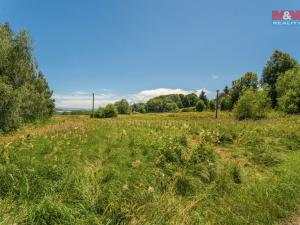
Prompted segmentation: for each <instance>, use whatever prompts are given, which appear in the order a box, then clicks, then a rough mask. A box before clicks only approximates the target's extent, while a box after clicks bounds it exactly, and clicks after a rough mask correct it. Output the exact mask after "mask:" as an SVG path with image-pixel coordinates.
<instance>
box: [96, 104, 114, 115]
mask: <svg viewBox="0 0 300 225" xmlns="http://www.w3.org/2000/svg"><path fill="white" fill-rule="evenodd" d="M94 116H95V118H113V117H117V116H118V110H117V108H116V107H115V106H114V105H113V104H108V105H106V106H105V107H104V108H99V109H98V110H97V111H96V112H95V115H94Z"/></svg>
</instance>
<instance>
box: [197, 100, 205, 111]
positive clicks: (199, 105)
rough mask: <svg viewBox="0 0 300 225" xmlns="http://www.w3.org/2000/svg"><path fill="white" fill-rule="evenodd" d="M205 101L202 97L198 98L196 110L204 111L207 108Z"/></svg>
mask: <svg viewBox="0 0 300 225" xmlns="http://www.w3.org/2000/svg"><path fill="white" fill-rule="evenodd" d="M205 107H206V106H205V103H204V101H203V100H202V99H200V100H198V102H197V104H196V110H197V112H202V111H203V110H204V109H205Z"/></svg>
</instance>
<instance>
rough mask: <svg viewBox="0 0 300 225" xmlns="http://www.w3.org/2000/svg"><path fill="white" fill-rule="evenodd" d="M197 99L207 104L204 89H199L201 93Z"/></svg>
mask: <svg viewBox="0 0 300 225" xmlns="http://www.w3.org/2000/svg"><path fill="white" fill-rule="evenodd" d="M199 99H201V100H202V101H203V102H204V104H205V106H207V104H208V99H207V96H206V93H205V91H203V90H202V91H201V93H200V95H199Z"/></svg>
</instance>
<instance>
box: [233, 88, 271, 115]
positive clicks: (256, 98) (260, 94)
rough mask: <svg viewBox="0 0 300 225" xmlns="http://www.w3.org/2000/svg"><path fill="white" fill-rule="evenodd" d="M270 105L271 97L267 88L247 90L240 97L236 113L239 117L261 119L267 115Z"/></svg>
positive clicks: (235, 109)
mask: <svg viewBox="0 0 300 225" xmlns="http://www.w3.org/2000/svg"><path fill="white" fill-rule="evenodd" d="M269 105H270V99H269V98H268V97H267V93H266V91H265V90H259V91H255V90H253V89H248V90H246V91H245V92H244V93H243V94H242V96H241V97H240V98H239V100H238V102H237V104H236V106H235V108H234V115H235V117H236V118H237V119H239V120H243V119H260V118H264V117H265V116H266V113H267V110H268V108H269Z"/></svg>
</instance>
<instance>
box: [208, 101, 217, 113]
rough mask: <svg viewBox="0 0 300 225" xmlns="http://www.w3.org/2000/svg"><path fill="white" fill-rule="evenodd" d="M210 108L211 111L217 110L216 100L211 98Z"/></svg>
mask: <svg viewBox="0 0 300 225" xmlns="http://www.w3.org/2000/svg"><path fill="white" fill-rule="evenodd" d="M208 108H209V110H210V111H214V110H216V101H215V100H209V102H208Z"/></svg>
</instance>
